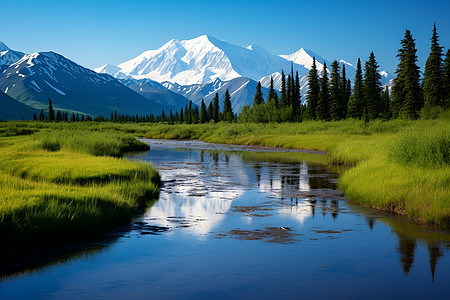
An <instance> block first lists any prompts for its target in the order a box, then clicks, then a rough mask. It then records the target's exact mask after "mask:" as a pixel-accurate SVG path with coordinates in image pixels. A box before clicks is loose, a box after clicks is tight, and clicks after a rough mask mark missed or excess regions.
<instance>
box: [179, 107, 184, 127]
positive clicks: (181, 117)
mask: <svg viewBox="0 0 450 300" xmlns="http://www.w3.org/2000/svg"><path fill="white" fill-rule="evenodd" d="M183 122H184V112H183V108H181V109H180V120H179V123H180V124H183Z"/></svg>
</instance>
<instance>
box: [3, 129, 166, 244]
mask: <svg viewBox="0 0 450 300" xmlns="http://www.w3.org/2000/svg"><path fill="white" fill-rule="evenodd" d="M16 125H18V124H14V123H11V124H8V123H7V124H2V125H1V126H2V128H1V129H3V130H2V131H3V132H14V131H15V130H16V129H15V127H17V126H16ZM19 125H20V124H19ZM27 125H28V126H29V127H32V126H35V124H33V123H28V124H27ZM8 126H11V127H12V128H13V130H11V128H8ZM19 127H20V126H19ZM21 129H26V128H21ZM28 129H30V131H31V132H36V131H38V132H36V133H35V134H29V135H17V136H12V135H11V134H5V135H4V136H3V137H0V170H1V173H0V193H1V195H2V198H1V201H0V234H1V235H2V238H5V240H7V239H11V240H21V238H22V239H25V238H27V239H29V238H34V239H37V238H39V239H45V238H52V239H53V238H57V237H58V236H71V235H79V234H86V233H87V232H91V231H96V230H100V229H103V228H106V227H108V226H111V225H113V224H117V223H120V222H123V221H125V220H129V219H130V218H131V217H132V216H133V214H134V213H135V212H136V210H137V209H138V207H139V206H141V205H143V204H144V203H145V201H146V200H148V199H150V198H154V197H157V194H158V184H159V180H160V179H159V174H158V173H157V171H156V170H155V169H153V168H152V167H151V166H150V165H149V164H145V163H139V162H132V161H128V160H124V159H122V158H120V157H121V156H122V154H123V153H124V152H125V151H128V150H138V149H142V150H143V149H148V145H146V144H144V143H142V142H139V141H138V140H136V139H135V138H134V137H133V136H132V135H130V134H126V133H120V132H108V131H96V130H90V129H86V128H82V126H81V127H79V128H77V127H75V126H73V127H69V126H60V127H58V126H56V125H53V124H50V125H48V126H47V128H35V129H33V128H28Z"/></svg>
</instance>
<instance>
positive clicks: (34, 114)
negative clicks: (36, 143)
mask: <svg viewBox="0 0 450 300" xmlns="http://www.w3.org/2000/svg"><path fill="white" fill-rule="evenodd" d="M37 120H38V118H37V115H36V112H35V113H33V121H37Z"/></svg>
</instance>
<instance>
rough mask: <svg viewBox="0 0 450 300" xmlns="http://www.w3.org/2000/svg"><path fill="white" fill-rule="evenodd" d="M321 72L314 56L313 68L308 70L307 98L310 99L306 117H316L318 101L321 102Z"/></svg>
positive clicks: (312, 118)
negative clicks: (318, 70) (319, 72)
mask: <svg viewBox="0 0 450 300" xmlns="http://www.w3.org/2000/svg"><path fill="white" fill-rule="evenodd" d="M319 93H320V86H319V74H318V72H317V67H316V58H315V57H313V63H312V66H311V69H310V70H309V72H308V95H306V100H307V101H308V102H307V103H308V104H307V105H308V106H307V107H306V117H307V118H308V119H310V120H315V119H316V109H317V103H318V102H319Z"/></svg>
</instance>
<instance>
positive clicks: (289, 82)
mask: <svg viewBox="0 0 450 300" xmlns="http://www.w3.org/2000/svg"><path fill="white" fill-rule="evenodd" d="M291 104H292V77H291V75H288V76H287V83H286V98H285V101H284V102H283V101H281V106H283V107H287V106H289V105H291Z"/></svg>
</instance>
